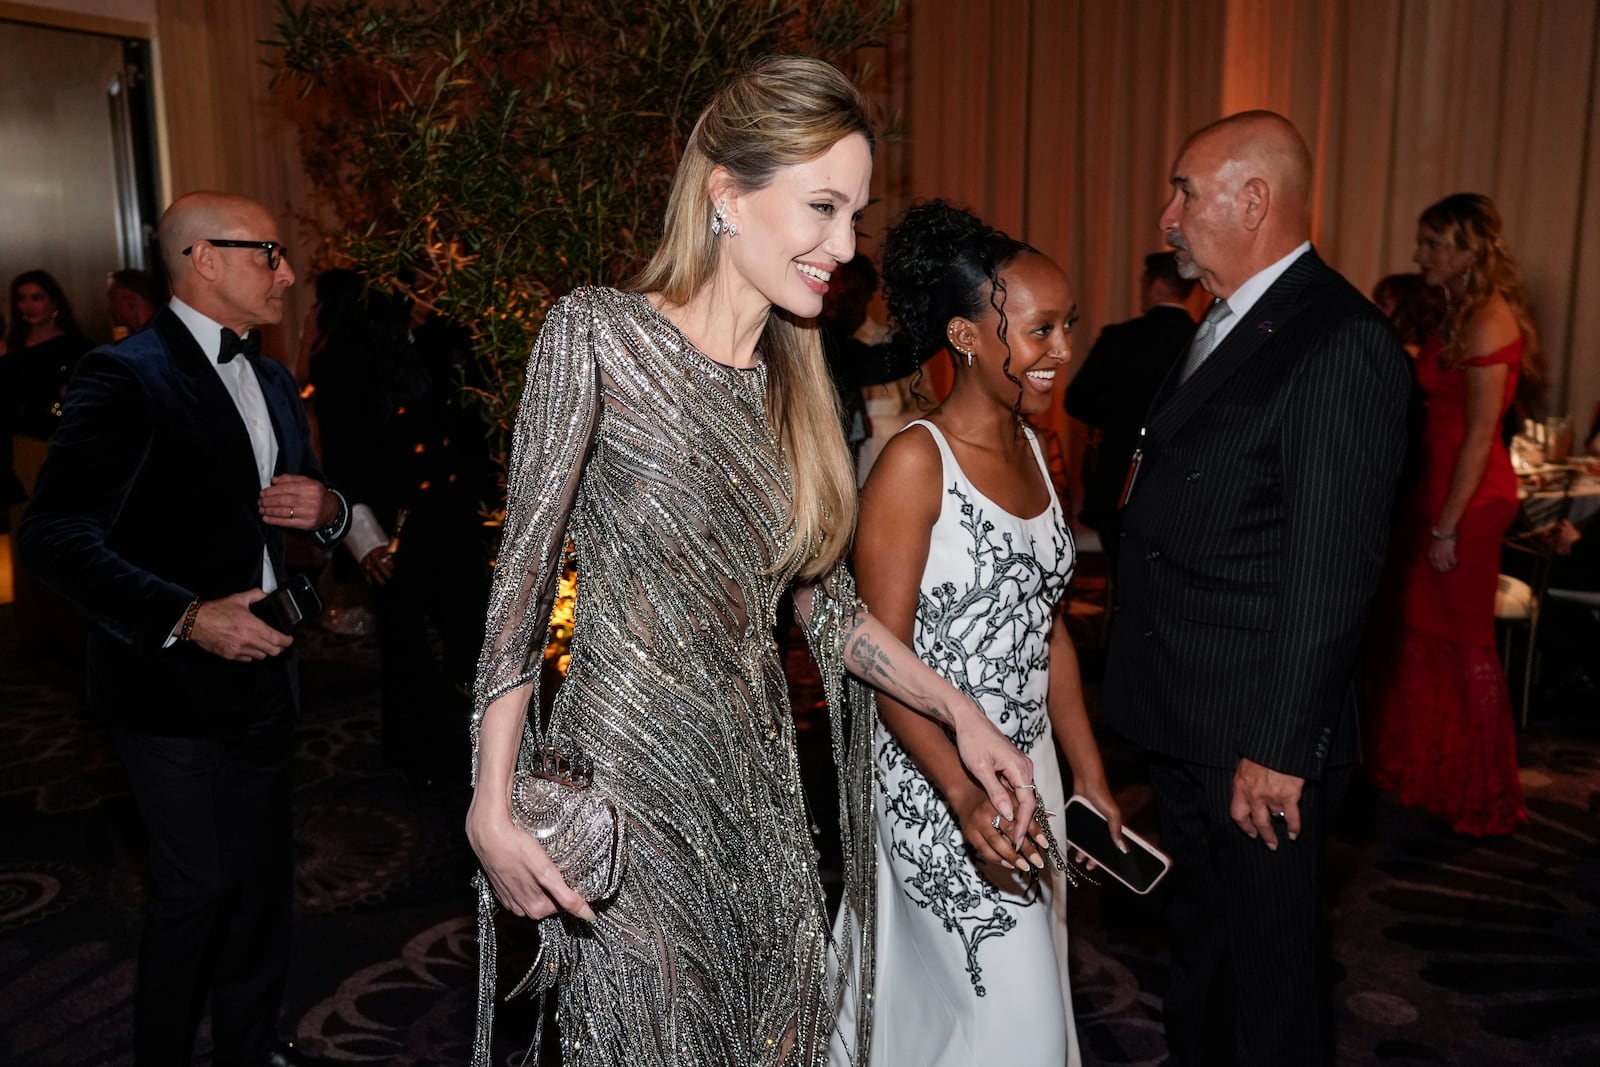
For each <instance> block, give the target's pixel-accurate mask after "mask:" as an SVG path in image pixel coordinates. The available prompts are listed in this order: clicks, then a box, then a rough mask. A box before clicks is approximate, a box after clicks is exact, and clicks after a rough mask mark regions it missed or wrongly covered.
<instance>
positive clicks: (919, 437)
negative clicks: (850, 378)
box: [861, 426, 944, 526]
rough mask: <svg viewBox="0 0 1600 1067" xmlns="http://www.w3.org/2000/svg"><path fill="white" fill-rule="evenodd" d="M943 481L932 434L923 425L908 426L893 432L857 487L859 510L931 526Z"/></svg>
mask: <svg viewBox="0 0 1600 1067" xmlns="http://www.w3.org/2000/svg"><path fill="white" fill-rule="evenodd" d="M943 483H944V462H943V460H942V458H941V457H940V455H939V446H938V444H937V443H935V441H934V439H933V434H931V433H929V432H928V429H927V428H926V427H923V426H911V427H908V428H907V429H905V430H902V431H901V432H900V433H897V434H895V435H894V437H892V438H891V439H890V440H889V443H888V444H887V445H885V446H884V449H883V452H882V454H880V455H879V456H878V459H877V462H875V463H874V464H873V465H872V473H871V474H870V475H868V477H867V484H866V485H864V486H863V487H862V489H861V506H862V510H863V512H866V513H869V514H871V515H878V514H886V515H895V514H899V515H900V516H901V517H902V518H905V519H911V518H925V519H926V521H927V523H928V525H930V526H931V525H932V523H933V522H934V520H936V519H937V518H938V514H939V500H940V496H941V494H942V491H943V488H944V485H943Z"/></svg>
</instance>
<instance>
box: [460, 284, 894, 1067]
mask: <svg viewBox="0 0 1600 1067" xmlns="http://www.w3.org/2000/svg"><path fill="white" fill-rule="evenodd" d="M765 390H766V374H765V368H762V367H758V368H756V369H755V370H754V371H748V370H745V371H741V370H737V369H734V368H728V367H723V366H721V365H717V364H713V363H712V362H711V361H709V360H707V359H706V358H705V357H704V356H703V355H701V354H700V353H698V352H697V351H695V350H694V349H693V348H692V346H690V345H689V344H688V342H687V341H686V340H685V339H684V338H683V336H682V335H681V334H680V333H678V332H677V330H676V328H675V327H673V326H672V325H671V323H670V322H668V321H667V320H666V319H665V318H664V317H663V316H661V315H660V313H659V312H657V311H655V310H654V309H653V308H651V307H650V305H649V304H648V302H646V301H645V300H644V299H643V298H642V297H641V296H640V295H638V294H632V293H621V292H618V291H616V290H609V289H598V288H597V289H580V290H577V291H575V292H574V293H573V294H571V295H569V296H567V297H565V298H563V299H562V300H561V301H560V302H558V303H557V304H556V306H555V307H553V308H552V309H551V311H550V313H549V314H548V316H547V317H546V320H545V324H544V327H543V329H541V331H540V333H539V338H538V341H537V342H536V344H535V347H534V351H533V355H532V358H531V361H530V363H529V367H528V377H527V385H526V388H525V389H524V393H523V398H522V406H521V408H520V410H519V413H518V416H517V422H516V427H515V432H514V440H513V444H512V455H511V463H510V466H509V468H508V477H507V503H506V516H505V524H504V529H503V533H502V542H501V547H500V553H499V558H498V560H497V563H496V568H495V578H494V584H493V589H492V592H491V596H490V604H489V617H488V625H487V627H486V638H485V644H484V650H483V654H482V656H481V658H480V661H479V669H478V676H477V681H476V685H475V692H474V703H475V710H474V715H473V719H472V750H473V776H474V781H475V782H476V777H477V773H478V751H479V750H478V746H479V740H480V733H481V726H482V721H483V715H484V713H485V711H486V710H487V708H488V707H489V705H490V704H491V703H492V702H494V701H495V700H496V699H497V698H499V697H501V696H503V695H504V694H507V693H511V692H513V691H515V692H517V693H518V694H519V696H518V699H519V701H521V702H522V704H523V706H524V707H525V708H526V709H527V714H526V715H525V719H524V724H523V737H522V743H521V748H520V750H519V753H518V760H517V763H518V766H519V767H526V766H527V763H528V760H529V754H530V752H531V751H533V749H534V747H535V746H536V743H537V734H538V713H537V709H539V707H540V698H539V671H540V667H541V664H542V661H543V658H544V650H545V646H546V643H547V638H548V620H549V616H550V609H551V605H552V603H553V600H554V596H555V590H556V585H557V581H558V579H559V576H560V571H561V568H562V549H563V545H564V543H565V541H566V539H567V538H568V537H569V536H570V537H571V539H572V542H573V545H574V549H575V558H576V560H577V565H578V571H579V595H578V601H577V605H576V618H575V621H574V632H573V642H572V660H571V663H572V666H571V668H570V669H569V673H568V676H567V680H566V682H565V684H563V686H562V688H561V690H560V691H559V692H558V693H557V695H556V699H555V702H554V707H553V710H552V715H551V724H552V725H551V729H552V730H556V729H559V730H560V732H562V733H563V735H564V736H566V737H569V738H570V739H572V741H573V742H574V743H575V745H576V747H577V749H578V750H579V751H580V752H581V753H582V755H584V756H585V757H587V758H589V759H590V760H591V761H592V762H593V763H594V765H595V788H596V789H600V790H604V791H605V792H606V794H607V795H608V796H610V797H612V798H613V799H615V800H616V802H617V803H618V806H619V808H621V810H622V812H623V817H624V818H625V819H627V820H628V838H627V855H626V856H625V858H624V868H623V879H622V886H621V888H620V890H619V891H618V893H617V894H616V896H615V897H614V898H612V899H611V900H608V901H606V902H605V903H604V904H603V905H600V906H599V907H597V909H596V911H597V915H598V918H597V921H596V922H595V923H594V924H592V925H590V924H586V923H583V922H582V921H580V920H577V919H575V918H573V917H571V916H566V915H558V916H553V917H551V918H548V919H545V920H541V921H540V922H539V923H538V934H539V949H538V954H537V957H536V960H535V965H534V970H533V971H532V972H530V973H529V975H528V976H527V977H526V978H525V979H524V980H523V981H522V982H520V983H518V984H517V990H516V991H521V990H523V989H529V990H531V991H533V992H535V993H540V994H542V993H544V992H547V991H553V992H554V994H555V997H556V1006H557V1019H558V1024H559V1029H560V1031H561V1054H562V1062H563V1063H564V1064H567V1065H568V1067H658V1065H659V1067H667V1065H669V1064H672V1065H677V1064H691V1063H692V1064H708V1065H713V1067H724V1065H725V1067H735V1065H737V1067H746V1065H752V1064H754V1065H762V1067H822V1065H824V1064H826V1063H827V1059H828V1046H829V1042H830V1041H831V1040H832V1039H833V1038H834V1037H835V1034H834V1029H835V1020H836V1018H837V1012H838V1007H839V1001H840V992H841V990H842V988H843V986H844V983H847V982H849V983H853V984H856V986H857V989H858V991H859V992H862V993H870V991H871V990H872V969H873V965H872V960H873V956H874V953H873V945H874V942H873V929H872V925H871V924H872V919H873V916H874V914H875V911H874V901H873V891H874V886H875V869H874V850H875V839H874V832H875V830H874V826H875V824H874V819H873V810H872V803H873V794H872V789H873V775H874V772H875V763H874V760H873V754H872V739H873V728H874V724H875V719H876V709H875V707H874V704H873V701H872V697H871V695H870V692H869V691H868V690H867V689H866V688H865V687H863V686H861V685H860V684H859V683H857V682H855V681H854V680H852V679H848V678H847V677H846V676H845V671H844V647H845V640H846V638H847V636H848V632H849V630H850V629H851V627H852V626H853V625H854V623H855V621H856V620H857V618H858V617H859V615H860V613H861V611H862V608H861V606H860V602H859V601H858V600H857V599H856V597H855V591H854V583H853V581H852V580H851V578H850V576H849V574H848V573H847V572H846V571H845V570H844V569H843V568H838V569H836V570H835V571H834V572H833V573H832V574H830V575H829V576H828V577H827V579H826V580H824V581H823V582H820V583H814V584H812V585H810V586H807V587H804V588H801V589H799V590H797V592H796V594H795V603H796V606H797V608H798V609H799V612H798V614H799V617H800V619H801V622H802V625H803V627H804V629H805V632H806V636H807V640H808V642H809V644H810V647H811V650H812V653H813V655H814V656H815V657H816V660H817V663H818V666H819V668H820V671H821V674H822V678H823V682H824V687H825V691H826V696H827V699H828V704H829V712H830V713H829V725H830V731H831V742H832V747H833V753H834V757H835V760H836V762H837V765H838V772H839V785H840V801H839V802H840V823H841V832H842V834H843V838H844V842H843V843H844V858H845V868H846V869H845V877H846V884H845V898H844V906H845V907H846V908H848V909H849V920H848V921H847V922H846V924H844V925H845V928H846V932H847V933H846V936H845V937H843V938H841V939H839V941H837V942H835V941H834V940H833V939H832V937H831V933H830V928H831V924H830V923H829V922H828V917H827V915H826V914H825V912H826V908H825V904H824V899H823V893H822V888H821V884H820V882H819V880H818V877H817V870H816V858H815V857H816V852H815V845H814V843H813V841H812V839H811V832H810V826H811V819H810V818H809V817H808V814H807V812H806V811H805V801H804V797H803V793H802V791H801V788H800V780H799V765H798V759H797V757H796V754H795V745H794V724H793V719H792V716H791V715H790V711H789V707H788V696H787V689H786V684H785V679H784V675H783V670H782V663H781V661H780V659H779V657H778V654H777V648H776V645H775V644H774V643H773V641H772V637H771V634H772V628H773V624H774V622H775V619H776V611H777V607H778V600H779V598H780V597H781V596H782V595H784V593H785V592H786V590H787V588H788V586H789V583H790V581H791V580H792V578H793V570H794V568H791V569H790V571H789V573H787V574H779V573H774V571H773V566H772V564H773V562H774V561H775V560H777V559H778V558H781V555H782V551H783V548H784V546H785V545H786V544H787V543H788V542H787V538H788V536H790V535H789V533H788V529H787V523H786V522H785V518H786V513H787V505H788V499H789V475H788V471H787V469H786V467H785V465H784V463H783V460H782V450H781V448H780V447H779V446H778V443H777V440H776V437H775V435H774V434H773V433H772V431H771V428H770V424H769V422H768V420H767V415H766V410H767V405H766V396H765ZM475 885H476V887H477V891H478V935H479V944H480V961H481V965H480V969H479V978H478V1026H477V1031H476V1036H475V1040H474V1048H473V1060H472V1062H473V1064H474V1067H487V1065H488V1064H489V1063H490V1038H491V1036H492V1026H493V1015H494V1008H495V1001H496V990H497V960H496V952H495V948H496V945H495V927H494V921H495V914H496V910H497V907H498V904H497V901H496V898H495V896H494V893H493V890H492V888H491V887H490V885H489V882H488V879H487V878H486V877H485V876H484V875H483V874H482V873H481V872H480V873H479V875H478V876H477V878H476V879H475ZM861 1002H862V1003H870V1002H869V1001H866V1000H865V998H864V997H863V998H862V999H861ZM870 1029H871V1012H870V1011H863V1012H861V1013H859V1016H858V1022H857V1032H856V1033H855V1034H853V1035H843V1034H841V1035H837V1036H838V1037H839V1039H840V1043H841V1045H842V1047H844V1048H845V1049H847V1050H848V1051H849V1052H850V1054H851V1055H850V1059H851V1060H852V1062H856V1063H859V1064H862V1065H863V1067H864V1065H865V1063H866V1061H867V1049H868V1041H869V1038H870Z"/></svg>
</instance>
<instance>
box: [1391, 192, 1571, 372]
mask: <svg viewBox="0 0 1600 1067" xmlns="http://www.w3.org/2000/svg"><path fill="white" fill-rule="evenodd" d="M1417 225H1419V226H1422V227H1426V228H1427V229H1430V230H1432V231H1434V232H1435V233H1437V234H1441V235H1442V236H1445V237H1448V238H1449V239H1450V241H1451V243H1452V244H1453V245H1455V247H1456V248H1457V249H1460V250H1462V251H1465V252H1471V253H1473V257H1472V265H1471V266H1469V267H1468V268H1467V269H1466V272H1465V274H1464V276H1463V278H1462V291H1461V300H1460V302H1459V303H1457V304H1456V305H1455V306H1453V307H1449V308H1448V309H1447V310H1446V312H1445V317H1444V328H1443V331H1442V334H1443V336H1442V338H1441V339H1442V341H1443V346H1442V349H1441V351H1440V353H1439V365H1440V366H1442V367H1445V368H1447V369H1456V368H1459V367H1460V366H1461V365H1462V364H1463V363H1465V362H1466V358H1467V354H1466V332H1467V323H1469V322H1471V321H1472V317H1473V316H1474V315H1476V314H1477V313H1478V312H1479V311H1480V310H1481V309H1482V308H1483V306H1484V305H1485V304H1487V303H1488V302H1489V299H1490V297H1492V296H1494V295H1495V294H1496V293H1498V294H1500V296H1501V297H1502V298H1503V299H1504V300H1505V302H1506V303H1507V304H1508V305H1509V306H1510V308H1511V314H1512V315H1513V316H1514V317H1515V318H1516V320H1517V328H1518V329H1519V330H1520V331H1521V332H1522V358H1521V364H1520V367H1519V369H1518V374H1519V376H1520V380H1519V388H1518V391H1519V392H1523V393H1529V392H1536V391H1537V390H1538V388H1539V387H1540V386H1541V385H1543V384H1544V361H1543V360H1542V359H1541V358H1540V352H1539V333H1538V331H1537V330H1535V329H1534V326H1533V316H1532V315H1531V314H1530V313H1529V311H1528V293H1527V290H1526V289H1525V288H1524V286H1523V284H1522V269H1521V268H1520V267H1518V266H1517V261H1516V260H1515V259H1514V258H1512V255H1511V252H1510V250H1509V249H1507V248H1506V246H1505V241H1504V239H1503V238H1502V236H1501V222H1500V211H1499V209H1498V208H1496V207H1495V205H1494V201H1493V200H1491V199H1489V198H1488V197H1487V196H1484V195H1482V194H1481V193H1456V194H1454V195H1452V196H1447V197H1445V198H1444V199H1443V200H1441V201H1439V202H1438V203H1437V204H1434V205H1432V206H1430V207H1429V208H1428V209H1427V210H1426V211H1424V212H1423V213H1422V215H1421V216H1420V217H1419V218H1418V219H1417Z"/></svg>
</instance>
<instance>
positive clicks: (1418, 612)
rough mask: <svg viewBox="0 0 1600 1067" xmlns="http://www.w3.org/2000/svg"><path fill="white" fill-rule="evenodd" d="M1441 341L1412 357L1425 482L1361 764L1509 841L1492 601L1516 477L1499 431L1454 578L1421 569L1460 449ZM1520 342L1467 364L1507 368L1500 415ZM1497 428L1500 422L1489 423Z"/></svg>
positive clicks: (1455, 383) (1508, 718)
mask: <svg viewBox="0 0 1600 1067" xmlns="http://www.w3.org/2000/svg"><path fill="white" fill-rule="evenodd" d="M1440 347H1441V345H1440V342H1439V340H1438V339H1437V338H1435V339H1433V340H1431V341H1429V342H1428V344H1426V345H1425V346H1423V349H1422V352H1421V353H1420V354H1419V355H1418V357H1417V380H1418V382H1419V384H1420V385H1421V386H1422V391H1423V394H1424V395H1425V396H1426V398H1427V419H1426V423H1425V426H1424V430H1423V450H1424V456H1423V464H1424V466H1423V471H1422V479H1421V483H1420V485H1419V486H1418V488H1417V490H1416V493H1415V495H1414V497H1413V499H1412V501H1411V507H1410V508H1409V515H1408V518H1407V519H1406V521H1404V522H1403V523H1402V524H1401V526H1400V528H1399V529H1398V530H1397V531H1396V537H1395V541H1394V551H1396V552H1398V553H1400V555H1399V557H1398V558H1397V559H1396V560H1395V561H1394V562H1395V563H1396V564H1397V565H1396V566H1394V567H1393V568H1391V571H1390V573H1391V574H1395V575H1400V576H1402V577H1401V579H1400V582H1401V588H1400V589H1399V604H1400V610H1399V624H1398V627H1397V632H1396V636H1395V638H1394V639H1393V641H1392V643H1390V644H1389V646H1388V647H1387V648H1384V649H1379V650H1377V651H1378V654H1377V656H1376V657H1375V659H1376V661H1377V662H1378V663H1379V667H1378V670H1377V673H1376V676H1375V681H1376V684H1375V685H1374V686H1373V693H1372V699H1371V708H1370V712H1369V716H1368V727H1369V728H1368V731H1367V745H1366V748H1367V764H1368V767H1369V770H1370V773H1371V774H1372V777H1373V780H1374V782H1375V783H1376V784H1377V785H1378V786H1379V787H1380V788H1384V789H1392V790H1394V791H1395V792H1397V793H1399V795H1400V800H1401V801H1402V802H1403V803H1405V804H1410V805H1414V806H1416V807H1420V808H1422V809H1424V810H1425V811H1429V812H1431V813H1433V814H1435V815H1438V816H1441V817H1442V818H1444V819H1446V820H1448V821H1449V823H1450V825H1451V827H1452V828H1454V829H1455V830H1456V831H1458V832H1460V833H1467V834H1503V833H1510V832H1511V831H1513V830H1515V829H1516V828H1517V827H1518V826H1519V825H1521V824H1522V823H1524V822H1526V821H1527V816H1526V814H1525V813H1524V811H1523V807H1522V782H1521V780H1520V778H1519V777H1518V772H1517V740H1516V728H1515V724H1514V721H1513V718H1512V712H1511V694H1510V692H1509V690H1508V689H1507V686H1506V678H1505V673H1504V672H1503V671H1502V669H1501V667H1500V661H1499V658H1498V656H1497V655H1496V652H1495V633H1494V597H1495V590H1496V582H1497V580H1498V576H1499V573H1500V545H1501V542H1502V540H1503V539H1504V537H1505V532H1506V528H1507V527H1508V526H1510V525H1511V520H1512V519H1513V518H1515V517H1516V513H1517V480H1516V476H1515V475H1514V474H1513V473H1512V471H1511V459H1510V457H1509V456H1508V455H1507V454H1506V449H1505V446H1504V444H1502V443H1501V441H1500V437H1499V435H1498V434H1496V435H1495V440H1494V445H1493V448H1492V451H1491V452H1490V455H1489V466H1488V468H1487V469H1486V470H1485V471H1484V474H1483V480H1482V481H1481V482H1479V484H1478V488H1477V490H1476V491H1475V492H1474V493H1473V494H1472V499H1471V501H1470V502H1469V503H1468V504H1467V509H1466V512H1465V513H1464V514H1463V515H1462V517H1461V523H1460V525H1459V526H1458V527H1457V534H1458V540H1457V541H1456V560H1457V565H1456V569H1455V570H1453V571H1451V572H1449V573H1447V574H1441V573H1439V572H1437V571H1435V570H1434V569H1433V568H1432V567H1431V566H1429V565H1428V559H1427V550H1428V544H1429V540H1430V533H1429V531H1430V530H1431V528H1432V524H1433V521H1434V518H1435V517H1436V516H1437V515H1438V514H1439V511H1440V509H1441V508H1442V507H1443V506H1444V498H1445V494H1446V493H1447V492H1448V491H1449V488H1450V477H1451V474H1452V473H1453V472H1454V470H1455V464H1456V457H1457V455H1458V454H1459V453H1460V451H1461V442H1462V440H1463V438H1464V436H1465V433H1466V426H1465V393H1466V389H1465V380H1464V376H1463V373H1462V372H1461V371H1459V370H1445V369H1443V368H1441V367H1440V366H1439V351H1440ZM1521 357H1522V341H1521V339H1520V338H1519V339H1518V340H1516V341H1513V342H1512V343H1511V344H1509V345H1507V346H1506V347H1504V348H1502V349H1500V350H1499V351H1496V352H1492V353H1490V354H1489V355H1487V356H1484V357H1482V358H1480V359H1476V360H1473V361H1471V363H1472V365H1473V366H1480V367H1481V366H1492V365H1494V364H1497V363H1504V364H1507V365H1508V367H1509V369H1510V373H1509V374H1508V375H1507V376H1506V391H1505V397H1504V398H1503V399H1502V402H1501V406H1500V415H1501V418H1504V416H1505V413H1506V410H1507V409H1508V408H1509V407H1510V405H1511V400H1512V397H1513V396H1514V395H1515V394H1516V388H1517V370H1518V365H1519V362H1520V360H1521ZM1497 421H1498V420H1497Z"/></svg>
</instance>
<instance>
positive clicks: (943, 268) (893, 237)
mask: <svg viewBox="0 0 1600 1067" xmlns="http://www.w3.org/2000/svg"><path fill="white" fill-rule="evenodd" d="M1024 252H1034V253H1037V252H1038V249H1036V248H1034V247H1033V246H1032V245H1030V244H1027V243H1026V242H1023V241H1019V240H1017V239H1016V238H1015V237H1012V236H1010V235H1009V234H1007V233H1005V232H1004V231H1001V230H997V229H995V228H994V227H993V226H990V225H989V224H987V223H986V222H984V221H983V220H982V219H980V218H978V217H977V216H976V215H974V214H972V213H971V212H970V211H963V210H962V209H960V208H958V207H953V206H951V205H950V204H948V203H946V202H945V201H943V200H929V201H927V202H925V203H920V204H914V205H912V206H911V207H910V208H908V209H907V210H906V213H905V214H904V215H902V216H901V217H900V221H899V222H897V223H895V225H894V227H893V228H892V229H890V230H889V233H888V236H886V237H885V238H884V242H883V289H884V298H885V299H886V300H887V301H888V304H889V314H890V315H891V316H893V318H894V321H895V323H896V325H897V326H898V327H899V329H898V331H897V334H896V336H897V338H898V343H899V344H902V345H906V346H908V347H909V348H910V349H911V350H912V352H914V353H915V354H916V355H917V356H918V357H919V358H922V359H926V358H927V357H929V356H932V355H934V354H936V353H937V352H938V351H939V350H940V349H948V348H949V347H950V339H949V337H948V336H947V335H946V334H945V327H946V326H948V325H949V323H950V320H951V319H955V318H962V319H967V320H969V321H971V322H976V321H978V319H980V318H982V317H983V311H984V308H985V307H992V308H994V309H995V311H996V312H997V313H998V315H999V322H998V323H997V324H996V327H995V334H996V336H998V337H999V338H1000V341H1001V343H1002V344H1005V346H1006V351H1007V352H1008V353H1009V352H1010V350H1011V346H1010V344H1009V343H1008V342H1007V341H1006V313H1005V291H1006V289H1005V283H1004V282H1003V281H1001V279H1000V272H1001V271H1003V270H1004V269H1005V268H1006V267H1007V266H1009V265H1010V264H1011V261H1012V260H1014V259H1016V258H1017V257H1018V256H1019V255H1021V254H1023V253H1024ZM952 355H954V353H953V352H952ZM1010 362H1011V361H1010V357H1009V355H1008V356H1007V359H1006V363H1007V367H1006V376H1007V377H1010V376H1011V371H1010ZM1017 384H1018V386H1019V387H1020V386H1021V384H1022V383H1021V382H1018V383H1017Z"/></svg>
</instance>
